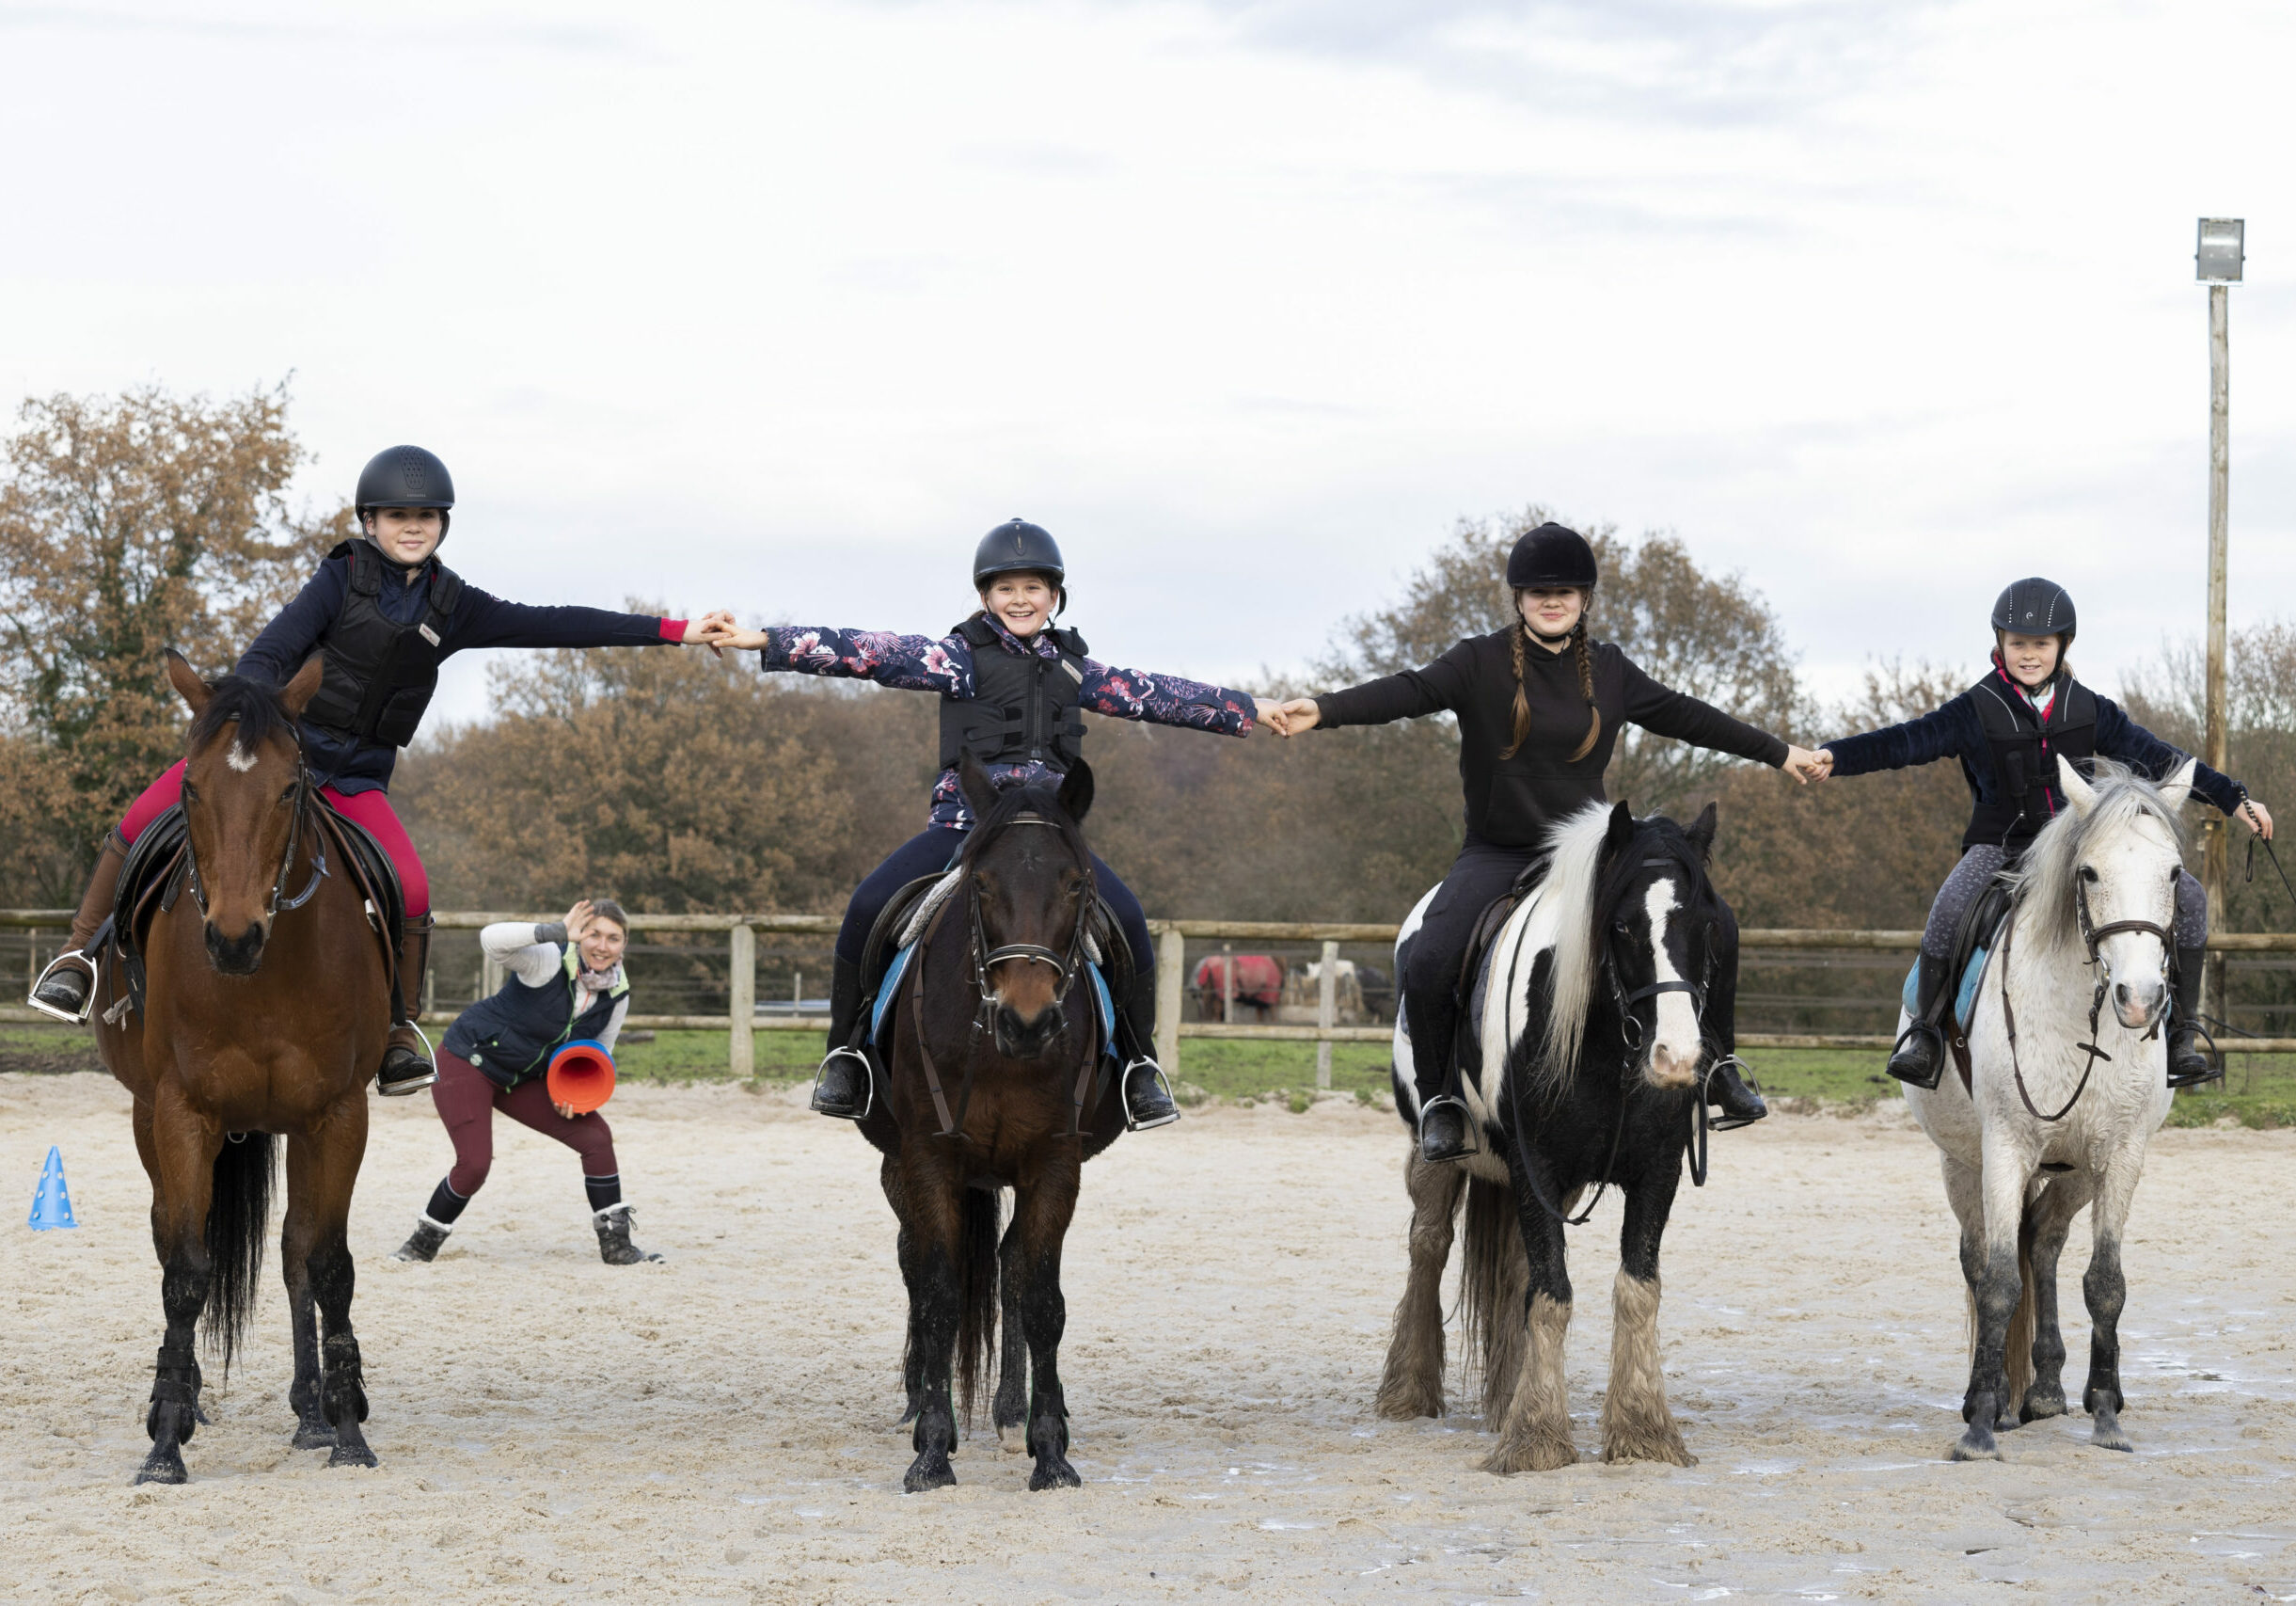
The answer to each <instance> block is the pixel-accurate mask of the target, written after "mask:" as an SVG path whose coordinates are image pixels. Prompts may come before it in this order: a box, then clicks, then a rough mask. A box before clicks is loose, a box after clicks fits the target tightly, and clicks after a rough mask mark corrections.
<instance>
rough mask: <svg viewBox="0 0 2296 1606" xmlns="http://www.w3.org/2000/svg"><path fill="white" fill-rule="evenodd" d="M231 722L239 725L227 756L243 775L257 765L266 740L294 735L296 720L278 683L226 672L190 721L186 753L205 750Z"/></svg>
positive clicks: (233, 734) (235, 768)
mask: <svg viewBox="0 0 2296 1606" xmlns="http://www.w3.org/2000/svg"><path fill="white" fill-rule="evenodd" d="M231 725H236V726H237V727H238V728H237V729H236V730H233V731H232V732H231V733H230V735H231V743H232V747H231V751H230V753H229V754H227V755H225V756H226V758H227V760H228V761H229V762H230V766H231V768H232V769H233V770H236V771H239V772H241V773H242V774H245V772H246V771H249V770H252V769H254V768H255V761H256V758H257V756H258V755H260V754H261V752H262V750H263V743H264V742H266V741H268V740H270V739H271V737H272V734H273V733H274V732H275V731H286V732H288V733H289V734H291V735H292V734H293V730H294V721H293V719H292V718H290V717H289V715H288V712H287V705H286V704H285V703H283V702H281V701H280V699H279V689H278V688H277V686H274V685H272V684H271V683H270V682H269V681H267V680H257V679H253V678H251V677H249V676H244V675H227V676H223V677H222V678H221V679H220V680H217V681H216V682H215V683H214V687H213V688H212V694H211V695H210V696H209V698H208V701H207V707H206V708H201V709H200V710H199V712H198V716H197V717H196V718H194V719H193V721H192V722H191V734H190V736H189V737H188V738H186V739H185V741H184V748H183V750H184V752H185V753H186V754H194V753H198V752H200V751H202V750H203V749H204V748H206V746H207V745H208V744H209V743H210V742H212V741H214V739H216V738H217V737H219V736H221V735H223V734H224V732H225V730H226V727H228V726H231Z"/></svg>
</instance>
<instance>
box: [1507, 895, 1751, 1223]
mask: <svg viewBox="0 0 2296 1606" xmlns="http://www.w3.org/2000/svg"><path fill="white" fill-rule="evenodd" d="M1641 867H1642V868H1644V869H1652V868H1663V869H1676V868H1684V867H1685V866H1684V865H1683V862H1682V861H1681V860H1679V859H1676V858H1673V857H1671V855H1665V854H1660V855H1655V856H1653V857H1651V858H1646V859H1644V860H1643V861H1642V865H1641ZM1604 920H1605V923H1606V924H1607V923H1608V915H1607V914H1605V916H1604ZM1714 928H1715V923H1714V922H1713V921H1711V920H1709V921H1708V922H1707V943H1706V967H1705V974H1704V976H1703V978H1702V979H1701V980H1698V981H1688V980H1684V979H1681V978H1676V979H1674V980H1671V981H1653V982H1650V983H1649V984H1647V985H1646V986H1642V987H1637V988H1633V989H1631V990H1630V989H1628V988H1626V987H1625V986H1623V984H1622V983H1621V982H1620V980H1619V966H1618V961H1617V956H1616V954H1615V953H1613V952H1612V951H1611V949H1612V946H1613V945H1612V944H1611V943H1606V944H1605V945H1604V962H1603V978H1604V979H1605V980H1606V981H1607V982H1608V983H1609V986H1610V997H1611V1001H1612V1003H1613V1004H1614V1005H1615V1006H1616V1007H1617V1009H1618V1012H1619V1041H1620V1042H1622V1043H1623V1044H1624V1045H1625V1048H1626V1058H1625V1061H1624V1064H1623V1069H1622V1072H1621V1076H1622V1079H1627V1078H1630V1077H1631V1076H1632V1074H1633V1069H1634V1067H1635V1065H1636V1064H1637V1063H1638V1062H1639V1059H1640V1057H1641V1053H1642V1044H1643V1042H1644V1041H1645V1040H1644V1037H1643V1033H1642V1022H1641V1020H1640V1018H1639V1017H1638V1016H1637V1015H1636V1014H1635V1012H1634V1007H1635V1006H1636V1005H1637V1004H1639V1003H1640V1002H1641V1001H1642V1000H1643V999H1645V998H1655V997H1656V996H1657V995H1658V994H1661V993H1687V994H1689V995H1690V1010H1691V1012H1692V1014H1693V1015H1694V1016H1695V1017H1696V1018H1697V1021H1698V1037H1699V1042H1700V1044H1701V1045H1703V1044H1704V1043H1705V1041H1706V994H1707V990H1708V988H1709V987H1710V986H1711V985H1712V984H1713V981H1714V942H1713V937H1714ZM1655 940H1657V939H1655V938H1654V941H1655ZM1513 982H1514V968H1513V956H1512V955H1510V956H1509V962H1508V988H1509V991H1508V994H1507V996H1510V997H1512V995H1513V992H1512V990H1513ZM1744 1063H1745V1062H1744V1061H1743V1060H1741V1059H1739V1058H1738V1057H1737V1056H1736V1055H1734V1054H1731V1055H1724V1056H1721V1057H1716V1058H1715V1059H1714V1060H1713V1061H1712V1063H1710V1064H1709V1065H1708V1066H1707V1067H1706V1068H1705V1070H1704V1071H1703V1072H1702V1073H1700V1076H1699V1089H1698V1093H1699V1096H1698V1098H1697V1100H1696V1101H1695V1109H1694V1111H1693V1113H1692V1115H1691V1121H1692V1123H1693V1127H1694V1131H1695V1134H1696V1136H1695V1139H1694V1141H1693V1142H1692V1143H1691V1145H1690V1184H1691V1185H1692V1186H1693V1187H1704V1186H1705V1185H1706V1100H1705V1093H1706V1086H1707V1084H1708V1083H1709V1082H1711V1081H1712V1079H1713V1077H1714V1074H1715V1073H1716V1072H1718V1071H1719V1070H1721V1069H1722V1067H1723V1066H1725V1065H1740V1066H1742V1065H1743V1064H1744ZM1626 1092H1627V1089H1624V1088H1622V1089H1620V1091H1619V1118H1618V1121H1617V1124H1616V1125H1614V1126H1613V1127H1612V1128H1611V1132H1610V1153H1609V1155H1608V1156H1607V1158H1606V1159H1605V1160H1604V1161H1603V1174H1602V1178H1601V1180H1600V1181H1599V1182H1598V1184H1597V1185H1596V1186H1595V1189H1594V1197H1593V1198H1592V1199H1591V1200H1589V1201H1587V1207H1586V1208H1585V1209H1584V1210H1582V1211H1580V1212H1579V1213H1578V1214H1577V1215H1576V1216H1565V1215H1564V1214H1563V1213H1562V1212H1561V1211H1560V1210H1559V1209H1557V1208H1556V1207H1555V1206H1554V1205H1553V1204H1552V1203H1550V1202H1548V1201H1547V1198H1546V1191H1545V1189H1544V1187H1542V1186H1541V1185H1540V1183H1539V1179H1538V1177H1537V1176H1536V1175H1535V1174H1534V1173H1533V1172H1532V1171H1531V1169H1530V1167H1529V1166H1528V1163H1527V1164H1526V1165H1525V1166H1524V1168H1523V1176H1524V1180H1525V1181H1526V1182H1527V1183H1528V1184H1529V1187H1530V1197H1531V1199H1532V1201H1533V1202H1535V1203H1536V1204H1537V1205H1538V1206H1539V1208H1540V1209H1541V1210H1544V1211H1545V1212H1546V1214H1547V1215H1549V1216H1553V1217H1554V1218H1555V1219H1556V1220H1557V1221H1560V1222H1561V1223H1562V1224H1563V1225H1564V1226H1565V1227H1583V1226H1585V1225H1586V1223H1587V1222H1588V1221H1590V1220H1591V1219H1592V1218H1593V1216H1594V1207H1595V1206H1596V1205H1598V1204H1600V1203H1602V1201H1603V1195H1604V1194H1605V1193H1607V1192H1608V1191H1609V1188H1610V1178H1611V1174H1612V1172H1613V1171H1614V1170H1616V1169H1617V1167H1618V1161H1619V1148H1620V1145H1621V1144H1622V1143H1623V1140H1624V1138H1625V1137H1626ZM1510 1113H1511V1115H1512V1121H1513V1126H1514V1142H1515V1149H1516V1151H1517V1152H1518V1153H1522V1154H1524V1155H1526V1156H1528V1154H1529V1153H1530V1147H1529V1143H1528V1140H1527V1139H1526V1138H1525V1137H1524V1136H1523V1101H1522V1099H1521V1098H1520V1097H1517V1098H1515V1099H1513V1100H1512V1102H1511V1105H1510Z"/></svg>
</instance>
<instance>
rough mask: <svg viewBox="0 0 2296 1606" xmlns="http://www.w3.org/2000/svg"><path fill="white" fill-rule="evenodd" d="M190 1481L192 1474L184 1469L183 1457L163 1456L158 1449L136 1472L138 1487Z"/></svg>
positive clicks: (136, 1484)
mask: <svg viewBox="0 0 2296 1606" xmlns="http://www.w3.org/2000/svg"><path fill="white" fill-rule="evenodd" d="M190 1481H191V1474H190V1473H189V1472H186V1471H184V1470H183V1461H182V1457H181V1456H178V1455H168V1456H162V1455H160V1454H159V1453H158V1452H156V1451H154V1452H153V1453H152V1454H151V1455H150V1457H149V1458H148V1459H147V1460H146V1461H145V1462H144V1464H143V1466H142V1467H141V1468H140V1469H138V1470H137V1471H136V1473H135V1486H136V1487H138V1488H140V1487H143V1486H144V1485H145V1484H185V1483H189V1482H190Z"/></svg>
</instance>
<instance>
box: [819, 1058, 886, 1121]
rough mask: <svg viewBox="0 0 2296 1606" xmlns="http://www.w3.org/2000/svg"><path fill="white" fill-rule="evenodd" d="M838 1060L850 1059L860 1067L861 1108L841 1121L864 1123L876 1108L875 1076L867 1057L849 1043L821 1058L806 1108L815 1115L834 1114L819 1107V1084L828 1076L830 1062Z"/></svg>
mask: <svg viewBox="0 0 2296 1606" xmlns="http://www.w3.org/2000/svg"><path fill="white" fill-rule="evenodd" d="M840 1058H843V1059H850V1060H851V1061H853V1063H854V1064H856V1065H858V1066H860V1067H861V1108H860V1109H859V1110H858V1111H857V1112H855V1113H854V1114H852V1115H850V1116H846V1117H844V1118H843V1119H845V1120H847V1121H866V1120H868V1119H869V1115H870V1112H871V1111H873V1110H875V1109H876V1108H877V1075H876V1073H874V1072H873V1071H872V1070H871V1069H870V1067H869V1057H868V1056H867V1055H865V1054H863V1053H862V1051H861V1050H860V1049H858V1048H855V1047H853V1046H852V1045H850V1044H849V1043H841V1044H839V1045H838V1046H837V1047H835V1048H832V1049H831V1050H830V1051H829V1052H828V1053H827V1054H825V1055H823V1056H822V1057H821V1064H820V1066H819V1068H817V1069H816V1070H815V1072H814V1090H813V1098H812V1100H811V1102H810V1104H809V1105H808V1107H809V1108H811V1109H812V1110H813V1111H814V1113H815V1114H816V1115H833V1114H835V1112H834V1111H831V1110H825V1109H823V1108H822V1107H821V1083H822V1080H823V1079H824V1078H825V1077H827V1076H828V1075H829V1068H830V1064H831V1061H833V1060H836V1059H840Z"/></svg>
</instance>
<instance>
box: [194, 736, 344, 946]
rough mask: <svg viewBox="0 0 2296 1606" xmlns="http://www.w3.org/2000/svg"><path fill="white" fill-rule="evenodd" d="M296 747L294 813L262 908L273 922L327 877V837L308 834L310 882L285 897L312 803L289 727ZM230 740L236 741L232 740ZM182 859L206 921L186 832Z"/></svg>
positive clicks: (299, 747)
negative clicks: (309, 839)
mask: <svg viewBox="0 0 2296 1606" xmlns="http://www.w3.org/2000/svg"><path fill="white" fill-rule="evenodd" d="M287 729H288V732H289V734H290V736H291V737H292V738H293V741H294V744H295V780H294V786H293V787H292V788H291V791H292V799H291V802H290V804H289V806H290V807H291V808H292V810H293V813H292V815H291V816H290V817H289V823H288V827H287V851H286V852H284V853H283V854H281V855H280V856H279V868H278V873H277V875H274V876H273V877H272V878H271V897H270V898H269V899H268V900H267V901H266V902H265V903H264V905H263V917H264V918H265V919H267V920H268V919H275V918H277V916H278V915H279V914H282V913H285V912H287V911H290V910H295V909H300V908H302V907H303V906H304V905H305V904H307V903H309V901H310V900H311V897H312V895H313V894H315V893H316V892H317V891H318V890H319V883H320V882H321V881H322V880H324V879H325V876H326V873H327V851H326V834H325V832H323V831H313V832H312V833H311V879H310V881H309V883H308V884H307V885H306V886H305V887H304V888H303V890H302V891H301V892H298V893H296V894H295V895H294V897H293V898H289V897H288V896H287V878H288V876H289V875H290V874H292V873H293V869H294V866H295V852H296V851H297V850H298V849H300V848H301V847H302V846H303V819H304V816H306V815H307V814H309V812H310V810H311V808H312V807H313V806H314V805H313V803H312V802H311V771H310V766H309V763H307V762H306V761H305V758H304V755H303V733H302V732H301V731H299V730H297V729H295V727H294V726H293V724H292V723H290V724H289V725H288V727H287ZM232 739H233V740H234V741H236V740H237V739H238V738H237V737H236V736H234V737H233V738H232ZM183 851H184V857H185V859H186V861H187V863H188V865H189V870H188V878H189V880H190V882H191V898H192V901H193V902H194V903H196V904H198V906H199V917H200V918H201V919H203V920H204V919H206V918H207V886H206V883H204V882H203V881H201V880H200V877H199V850H198V845H197V844H196V843H195V842H193V840H192V839H191V835H190V834H189V833H188V832H186V833H185V835H184V837H183Z"/></svg>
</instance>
